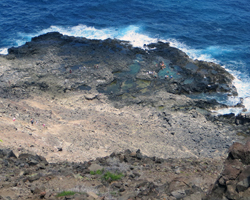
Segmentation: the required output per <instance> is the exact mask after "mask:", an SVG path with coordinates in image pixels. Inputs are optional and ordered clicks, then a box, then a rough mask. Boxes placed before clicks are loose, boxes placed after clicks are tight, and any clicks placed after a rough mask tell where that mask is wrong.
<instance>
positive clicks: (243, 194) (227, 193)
mask: <svg viewBox="0 0 250 200" xmlns="http://www.w3.org/2000/svg"><path fill="white" fill-rule="evenodd" d="M207 199H211V200H212V199H213V200H216V199H240V200H247V199H250V140H248V141H247V142H246V144H245V145H243V144H241V143H238V142H236V143H234V144H233V145H232V146H231V147H230V149H229V155H228V158H227V160H226V161H225V164H224V169H223V171H222V173H221V175H220V176H219V178H218V179H217V181H216V183H215V185H214V187H213V189H212V191H211V194H210V195H209V197H208V198H207Z"/></svg>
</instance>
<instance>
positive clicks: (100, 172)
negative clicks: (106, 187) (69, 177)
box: [90, 169, 103, 175]
mask: <svg viewBox="0 0 250 200" xmlns="http://www.w3.org/2000/svg"><path fill="white" fill-rule="evenodd" d="M102 173H103V169H102V170H100V169H98V170H97V171H90V174H91V175H96V174H98V175H101V174H102Z"/></svg>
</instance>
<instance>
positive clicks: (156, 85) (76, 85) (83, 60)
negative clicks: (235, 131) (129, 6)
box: [1, 32, 236, 97]
mask: <svg viewBox="0 0 250 200" xmlns="http://www.w3.org/2000/svg"><path fill="white" fill-rule="evenodd" d="M154 47H156V48H154ZM147 48H149V49H148V50H143V49H139V48H133V47H132V46H131V45H130V44H129V43H128V42H125V41H119V40H111V39H107V40H103V41H102V40H88V39H86V38H75V37H69V36H64V35H61V34H59V33H57V32H53V33H47V34H45V35H41V36H39V37H35V38H33V39H32V41H31V42H27V43H26V44H25V45H23V46H21V47H17V48H15V47H13V48H10V49H9V54H8V55H7V56H2V58H1V64H2V65H3V71H2V76H1V80H2V84H1V90H2V92H1V95H2V96H10V95H14V96H18V97H20V96H23V97H24V94H26V95H28V93H29V92H30V91H39V90H41V91H50V92H67V91H69V90H76V89H82V90H90V89H98V91H99V92H104V93H107V94H110V95H111V97H117V96H119V97H121V96H124V95H125V94H126V93H129V94H133V95H137V94H138V93H139V94H140V93H141V94H142V93H143V94H146V93H149V94H150V92H152V91H155V90H159V89H163V90H166V91H168V92H172V93H176V94H189V93H191V92H192V93H200V92H226V93H232V94H234V95H235V94H236V90H235V88H234V86H233V85H232V80H233V76H232V75H230V74H229V73H228V72H227V71H226V70H225V69H224V68H222V67H221V66H219V65H217V64H214V63H208V62H203V61H197V60H195V61H194V60H191V59H190V58H189V57H188V56H187V55H186V54H185V53H184V52H182V51H180V50H178V49H176V48H174V47H170V46H169V44H168V43H162V42H159V43H156V44H151V45H148V46H147ZM4 58H6V59H7V60H4ZM8 59H10V60H8ZM9 63H11V71H12V72H11V73H12V76H10V73H9V70H8V71H5V70H7V66H8V65H9ZM7 93H8V94H7Z"/></svg>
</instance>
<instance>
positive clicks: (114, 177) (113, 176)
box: [103, 172, 124, 181]
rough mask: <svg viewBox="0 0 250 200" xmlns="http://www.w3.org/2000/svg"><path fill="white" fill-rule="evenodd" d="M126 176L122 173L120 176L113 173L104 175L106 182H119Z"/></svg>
mask: <svg viewBox="0 0 250 200" xmlns="http://www.w3.org/2000/svg"><path fill="white" fill-rule="evenodd" d="M123 176H124V175H123V174H122V173H119V174H113V173H111V172H106V173H105V174H104V175H103V178H104V179H105V180H106V181H116V180H119V179H121V178H122V177H123Z"/></svg>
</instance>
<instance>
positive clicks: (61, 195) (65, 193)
mask: <svg viewBox="0 0 250 200" xmlns="http://www.w3.org/2000/svg"><path fill="white" fill-rule="evenodd" d="M74 194H76V192H73V191H63V192H61V193H59V194H58V195H57V197H64V196H69V195H74Z"/></svg>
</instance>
